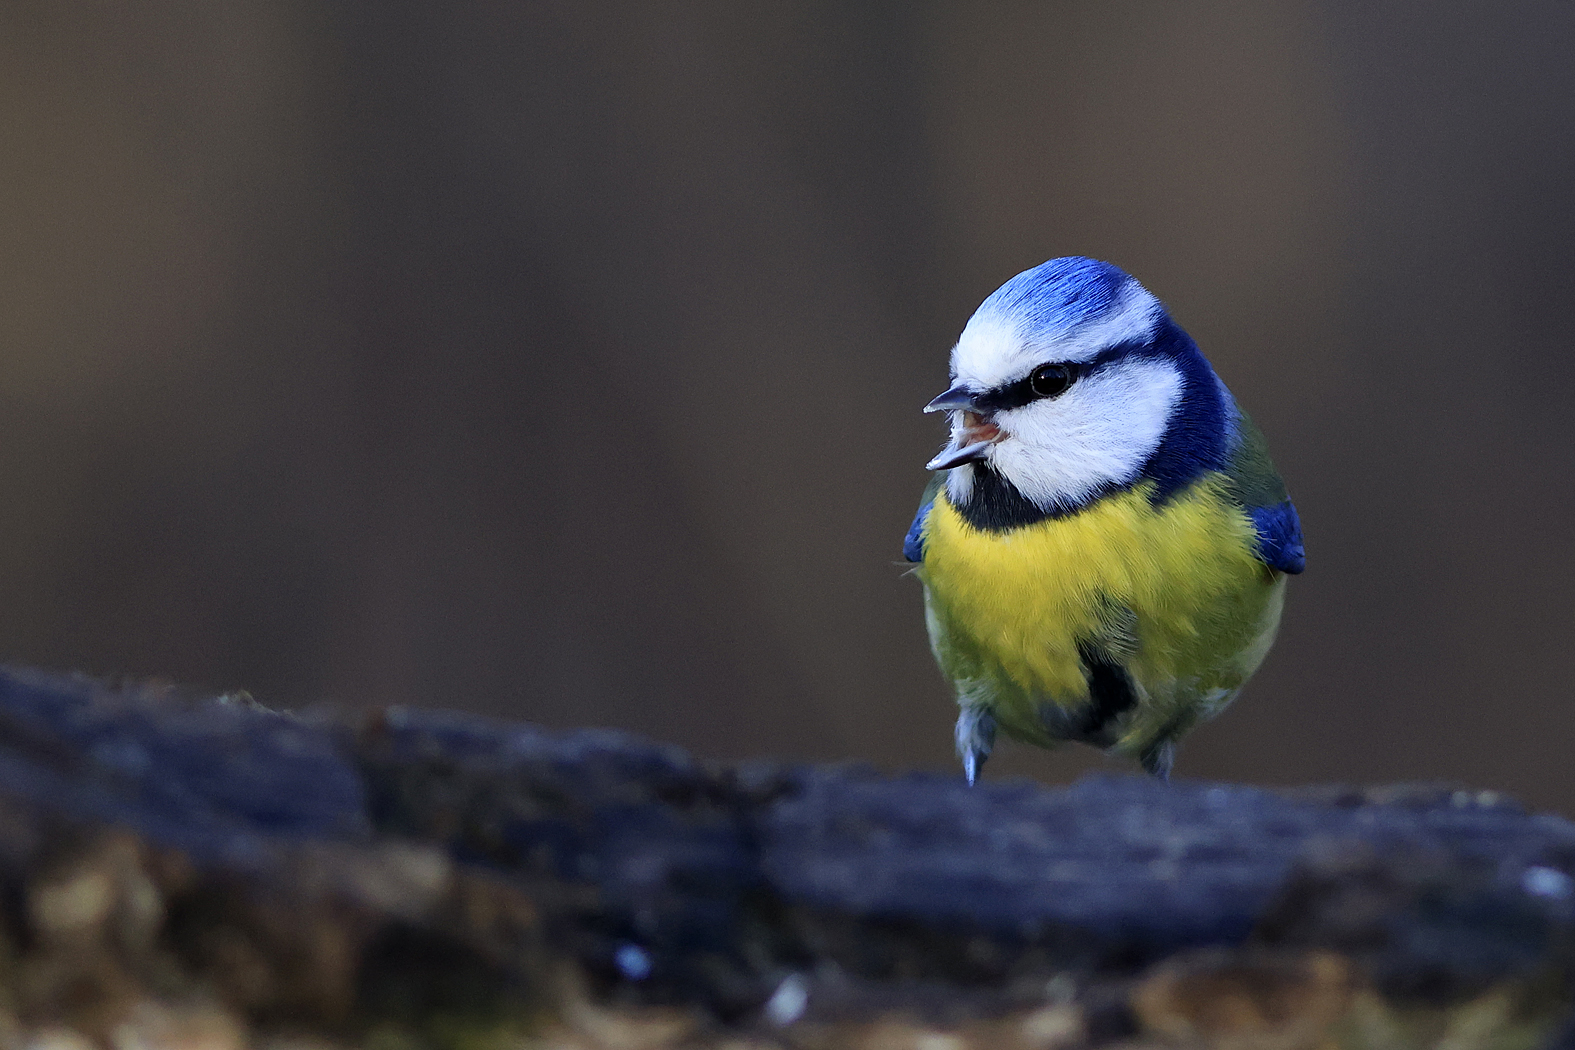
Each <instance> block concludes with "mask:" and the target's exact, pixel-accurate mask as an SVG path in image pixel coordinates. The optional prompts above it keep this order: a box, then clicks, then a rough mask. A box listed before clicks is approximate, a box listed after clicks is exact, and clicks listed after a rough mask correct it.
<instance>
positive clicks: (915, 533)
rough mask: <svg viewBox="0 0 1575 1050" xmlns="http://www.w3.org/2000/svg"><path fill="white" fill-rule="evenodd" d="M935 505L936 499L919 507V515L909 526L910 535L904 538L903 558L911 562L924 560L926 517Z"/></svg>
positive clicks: (932, 498) (926, 501)
mask: <svg viewBox="0 0 1575 1050" xmlns="http://www.w3.org/2000/svg"><path fill="white" fill-rule="evenodd" d="M934 505H935V499H934V497H931V498H930V499H927V500H925V501H924V503H923V505H921V506H920V507H919V513H917V514H915V515H914V516H913V524H912V525H909V526H908V535H906V536H904V537H903V540H902V556H903V557H904V558H907V559H908V560H909V561H911V562H915V563H917V562H921V561H923V560H924V516H925V515H926V514H928V513H929V512H930V508H931V507H933V506H934Z"/></svg>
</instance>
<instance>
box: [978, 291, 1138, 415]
mask: <svg viewBox="0 0 1575 1050" xmlns="http://www.w3.org/2000/svg"><path fill="white" fill-rule="evenodd" d="M1162 311H1163V307H1161V306H1160V303H1159V300H1158V299H1156V298H1154V296H1153V295H1152V294H1151V293H1150V292H1149V291H1148V289H1146V288H1144V287H1143V286H1142V285H1140V284H1138V283H1137V282H1136V281H1129V282H1128V283H1127V286H1126V287H1125V288H1124V289H1122V292H1121V297H1120V298H1119V299H1118V300H1116V302H1115V303H1113V304H1112V305H1111V307H1110V308H1109V309H1108V310H1106V311H1105V312H1104V313H1102V314H1100V315H1099V316H1098V317H1095V318H1093V319H1091V320H1089V321H1086V322H1084V323H1082V324H1080V325H1077V326H1075V327H1072V328H1067V329H1059V330H1048V331H1047V330H1040V331H1030V330H1029V328H1028V323H1027V320H1026V319H1025V318H1024V317H1022V316H1021V315H1015V316H1009V315H1005V314H1002V313H1000V312H998V311H997V310H995V309H993V308H992V307H991V305H990V304H989V303H988V302H986V304H985V305H984V306H982V307H980V308H979V310H978V312H976V313H975V314H974V315H973V316H972V317H971V318H969V319H968V324H967V325H966V326H965V327H964V328H963V332H962V335H961V336H959V337H958V339H957V346H956V347H955V348H954V349H953V350H952V374H953V375H954V376H956V377H957V381H958V382H961V383H966V384H968V386H970V387H972V388H973V389H975V390H990V389H993V388H995V387H998V386H1002V385H1004V384H1006V383H1008V382H1011V381H1012V380H1015V379H1021V378H1022V377H1023V376H1024V375H1027V374H1028V372H1029V371H1030V370H1031V369H1033V368H1035V367H1037V366H1039V365H1042V364H1046V363H1048V362H1052V361H1053V362H1065V361H1072V362H1081V361H1091V360H1093V359H1094V358H1095V357H1097V356H1098V355H1099V354H1100V353H1101V352H1103V351H1105V350H1108V349H1109V348H1110V347H1112V346H1117V345H1119V344H1121V343H1126V342H1137V343H1144V342H1147V341H1148V340H1149V339H1150V338H1151V337H1152V336H1153V334H1154V325H1155V322H1156V321H1157V320H1158V319H1159V316H1160V314H1161V312H1162Z"/></svg>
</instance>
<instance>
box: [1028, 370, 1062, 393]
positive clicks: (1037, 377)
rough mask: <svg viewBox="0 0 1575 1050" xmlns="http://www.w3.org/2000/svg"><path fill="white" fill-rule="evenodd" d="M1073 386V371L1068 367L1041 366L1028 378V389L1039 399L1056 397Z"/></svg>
mask: <svg viewBox="0 0 1575 1050" xmlns="http://www.w3.org/2000/svg"><path fill="white" fill-rule="evenodd" d="M1071 385H1072V370H1071V369H1070V368H1068V367H1067V366H1066V365H1040V366H1039V367H1038V368H1036V369H1034V371H1033V374H1032V375H1030V376H1029V377H1028V388H1029V389H1030V390H1032V391H1033V392H1034V394H1035V396H1037V397H1056V396H1058V395H1060V394H1064V393H1066V388H1067V387H1069V386H1071Z"/></svg>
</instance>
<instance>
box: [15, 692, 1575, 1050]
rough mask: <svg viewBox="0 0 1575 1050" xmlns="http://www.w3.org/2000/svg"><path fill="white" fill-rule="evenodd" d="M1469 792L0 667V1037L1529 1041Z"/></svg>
mask: <svg viewBox="0 0 1575 1050" xmlns="http://www.w3.org/2000/svg"><path fill="white" fill-rule="evenodd" d="M1571 872H1575V825H1572V824H1571V823H1569V822H1568V821H1565V820H1563V819H1561V818H1559V817H1554V816H1548V815H1536V814H1528V813H1526V812H1524V811H1523V810H1522V809H1521V808H1519V807H1518V806H1516V805H1515V804H1514V803H1513V802H1511V801H1509V800H1507V799H1505V798H1502V797H1500V796H1497V795H1495V794H1493V793H1491V792H1472V791H1465V790H1460V789H1451V788H1441V787H1415V786H1409V787H1394V788H1383V789H1352V788H1341V787H1320V788H1310V789H1302V790H1292V791H1269V790H1263V789H1258V788H1251V787H1243V786H1236V785H1224V784H1208V783H1192V782H1186V781H1181V782H1177V783H1173V784H1170V785H1168V786H1167V785H1162V784H1158V783H1155V782H1153V781H1150V780H1148V779H1142V778H1137V777H1130V778H1128V777H1097V778H1091V779H1087V780H1084V781H1082V782H1080V783H1078V784H1076V785H1074V786H1072V787H1069V788H1064V789H1047V788H1044V787H1040V786H1037V785H1034V784H1031V783H1027V782H998V783H996V782H986V783H984V784H982V785H981V786H980V787H978V788H974V789H969V788H967V787H966V786H965V785H964V784H963V783H962V781H961V779H960V778H958V777H951V776H940V775H931V774H923V775H909V776H897V777H892V776H882V775H878V774H876V773H874V772H871V771H869V770H865V769H861V768H857V767H845V766H805V765H779V764H770V763H761V764H752V765H743V766H737V767H719V766H708V765H705V764H702V763H699V762H696V761H694V760H692V759H691V758H689V757H688V756H687V755H685V754H684V753H683V752H681V751H679V750H676V749H674V748H670V747H662V746H659V745H654V744H651V743H647V742H644V741H640V740H636V739H633V738H630V737H628V736H624V735H621V734H616V733H609V732H600V731H597V732H592V731H581V732H570V733H552V732H547V731H544V730H541V729H538V728H533V727H530V726H524V725H510V724H505V723H499V722H493V721H486V720H482V719H478V718H473V717H469V716H460V715H453V714H441V713H433V712H422V711H409V710H389V711H385V712H380V713H377V714H374V715H371V716H367V717H363V718H356V719H346V718H338V717H331V716H323V717H313V716H298V715H290V714H282V713H278V712H272V711H267V710H264V709H262V708H260V707H257V706H256V705H254V704H251V703H250V702H248V701H246V700H244V699H236V698H233V697H231V698H224V697H220V698H209V699H203V698H191V697H182V696H179V695H176V694H175V692H174V691H172V690H168V689H161V688H158V687H154V686H149V685H145V684H141V685H127V686H120V687H111V686H108V685H105V684H103V683H99V682H94V681H89V680H85V679H78V678H63V677H55V676H48V675H44V674H40V673H35V672H25V671H11V672H7V673H0V905H3V906H0V1046H13V1045H14V1046H37V1047H51V1048H54V1050H68V1048H71V1047H88V1046H95V1045H97V1046H112V1047H115V1048H116V1050H130V1048H133V1047H155V1046H177V1045H179V1046H183V1047H192V1048H197V1047H203V1048H210V1050H230V1048H239V1047H248V1046H270V1047H275V1048H278V1050H283V1048H285V1047H286V1046H296V1047H304V1046H305V1045H307V1044H310V1045H311V1046H314V1047H323V1048H329V1047H335V1046H344V1047H357V1046H366V1047H378V1048H387V1050H397V1048H410V1050H421V1048H427V1047H432V1048H455V1050H460V1048H490V1047H506V1046H521V1047H530V1046H542V1047H547V1046H553V1047H564V1048H584V1050H596V1048H606V1050H646V1048H649V1050H658V1048H666V1047H673V1048H678V1047H686V1048H688V1047H693V1048H701V1047H724V1046H725V1047H733V1048H739V1050H742V1048H745V1047H753V1048H758V1050H768V1048H776V1047H780V1048H804V1050H811V1048H813V1050H834V1048H841V1047H849V1048H854V1047H858V1048H864V1047H868V1048H871V1050H874V1048H892V1050H896V1048H902V1047H912V1048H915V1050H965V1048H970V1047H1001V1048H1008V1050H1010V1048H1024V1050H1028V1048H1036V1050H1051V1048H1076V1047H1104V1046H1117V1045H1120V1046H1126V1047H1133V1046H1153V1047H1222V1048H1223V1047H1233V1048H1235V1047H1240V1048H1248V1047H1265V1048H1268V1047H1283V1048H1297V1047H1305V1048H1309V1050H1311V1048H1317V1047H1383V1048H1388V1047H1395V1048H1412V1047H1415V1048H1424V1047H1439V1048H1461V1050H1470V1048H1476V1047H1526V1048H1535V1047H1538V1046H1550V1047H1551V1046H1556V1045H1571V1043H1572V1039H1571V1036H1572V1035H1575V1028H1572V1027H1570V1026H1569V1025H1568V1024H1567V1021H1566V1019H1567V1017H1568V1016H1569V1013H1570V1007H1571V1003H1572V1001H1575V996H1572V987H1575V985H1572V981H1575V951H1572V948H1575V936H1572V932H1575V879H1572V876H1571Z"/></svg>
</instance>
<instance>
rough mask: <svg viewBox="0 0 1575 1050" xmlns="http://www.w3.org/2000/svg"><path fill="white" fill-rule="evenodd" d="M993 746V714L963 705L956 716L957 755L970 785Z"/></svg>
mask: <svg viewBox="0 0 1575 1050" xmlns="http://www.w3.org/2000/svg"><path fill="white" fill-rule="evenodd" d="M994 746H995V716H994V715H992V714H991V713H990V712H989V711H987V710H985V709H984V708H982V707H972V706H965V707H964V708H963V709H962V713H961V714H959V715H958V716H957V757H958V758H960V759H962V764H963V775H964V776H966V777H967V778H968V784H969V786H970V787H971V786H972V785H973V783H974V782H975V781H976V780H978V779H979V770H981V769H983V768H984V760H985V759H987V758H989V757H990V749H991V748H993V747H994Z"/></svg>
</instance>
